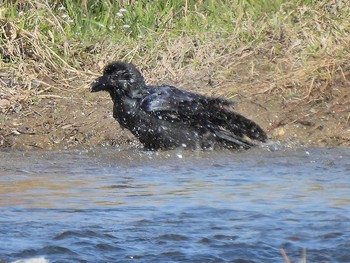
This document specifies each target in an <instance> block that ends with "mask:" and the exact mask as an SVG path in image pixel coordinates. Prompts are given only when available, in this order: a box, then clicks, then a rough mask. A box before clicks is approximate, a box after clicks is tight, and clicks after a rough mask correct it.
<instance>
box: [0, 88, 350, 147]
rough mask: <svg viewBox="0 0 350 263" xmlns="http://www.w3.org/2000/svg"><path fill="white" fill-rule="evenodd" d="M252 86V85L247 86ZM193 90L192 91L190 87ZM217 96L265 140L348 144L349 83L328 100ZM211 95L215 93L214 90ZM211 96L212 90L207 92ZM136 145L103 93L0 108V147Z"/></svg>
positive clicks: (63, 94)
mask: <svg viewBox="0 0 350 263" xmlns="http://www.w3.org/2000/svg"><path fill="white" fill-rule="evenodd" d="M251 90H253V91H254V90H256V89H254V88H253V89H251ZM195 91H196V92H198V91H197V90H195ZM220 93H221V94H220V95H221V96H222V95H223V96H225V97H229V98H230V99H232V100H234V101H236V102H237V104H236V110H237V111H238V112H239V113H242V114H243V115H245V116H247V117H248V118H251V119H253V120H254V121H256V122H257V123H259V124H260V125H261V126H262V127H263V128H264V129H265V130H266V131H267V133H268V136H269V138H270V140H278V141H281V142H282V143H285V144H287V145H289V146H296V145H301V144H302V145H307V146H350V88H349V86H348V85H347V83H343V84H342V83H338V86H333V87H332V90H331V93H330V95H329V96H327V100H320V101H317V100H315V99H314V98H312V99H311V98H306V99H304V100H290V101H289V100H286V97H285V96H282V95H281V94H278V93H274V92H261V93H259V92H257V93H256V92H255V94H252V93H251V92H250V91H247V90H245V91H238V92H237V93H235V94H234V96H231V97H230V96H227V94H228V93H229V91H228V90H226V91H225V89H223V90H221V92H220ZM214 94H215V93H214ZM211 95H212V94H211ZM127 144H137V141H136V140H135V139H134V137H133V136H132V135H131V134H130V133H129V132H128V131H127V130H123V129H121V128H120V126H119V124H118V123H117V122H116V121H115V120H114V119H113V117H112V102H111V100H110V98H109V96H108V94H106V93H100V94H91V93H89V91H88V89H87V88H86V86H85V87H81V88H79V89H78V90H74V91H71V92H69V91H68V90H65V91H60V92H53V91H51V92H50V91H48V92H46V93H44V95H43V96H41V97H40V100H38V101H37V102H36V103H32V104H23V105H21V109H20V110H18V111H17V112H16V109H14V110H11V111H7V112H4V111H3V112H2V118H1V126H0V147H1V148H13V149H65V148H90V147H96V146H101V145H106V146H107V145H108V146H110V145H111V146H119V145H127Z"/></svg>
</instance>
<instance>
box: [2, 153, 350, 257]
mask: <svg viewBox="0 0 350 263" xmlns="http://www.w3.org/2000/svg"><path fill="white" fill-rule="evenodd" d="M0 189H1V192H0V259H3V260H6V261H9V262H11V261H15V260H19V259H25V258H35V257H40V258H45V259H46V260H48V261H49V262H180V261H181V262H284V258H283V256H282V254H281V251H280V249H281V248H283V249H284V250H285V252H286V254H287V255H288V257H289V259H290V260H291V261H292V262H299V261H300V260H301V259H302V257H303V250H305V252H306V259H307V261H308V262H350V194H349V193H350V149H349V148H345V149H344V148H312V149H310V148H309V149H305V148H304V149H297V150H295V149H294V150H278V151H269V150H267V149H262V148H260V149H253V150H249V151H244V152H230V151H220V152H190V151H183V152H182V151H168V152H162V153H154V152H140V151H138V150H132V149H131V150H127V149H126V150H118V149H98V150H96V149H95V150H89V151H63V152H0Z"/></svg>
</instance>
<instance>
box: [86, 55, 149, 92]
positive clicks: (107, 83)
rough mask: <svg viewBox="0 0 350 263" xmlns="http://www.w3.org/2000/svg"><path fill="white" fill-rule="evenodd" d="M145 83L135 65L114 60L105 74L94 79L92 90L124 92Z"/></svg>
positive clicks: (107, 67)
mask: <svg viewBox="0 0 350 263" xmlns="http://www.w3.org/2000/svg"><path fill="white" fill-rule="evenodd" d="M144 85H145V81H144V79H143V77H142V75H141V73H140V71H138V69H137V68H135V66H134V65H132V64H129V63H126V62H119V61H118V62H112V63H111V64H109V65H107V66H106V67H105V68H104V70H103V76H102V77H99V78H97V79H96V80H94V82H93V83H92V84H91V86H90V91H91V92H97V91H101V90H104V91H108V92H113V91H116V92H123V91H126V90H128V89H130V88H132V87H139V86H144Z"/></svg>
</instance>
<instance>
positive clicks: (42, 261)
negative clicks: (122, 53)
mask: <svg viewBox="0 0 350 263" xmlns="http://www.w3.org/2000/svg"><path fill="white" fill-rule="evenodd" d="M11 263H49V261H48V260H47V259H46V258H44V257H38V258H26V259H19V260H16V261H13V262H11Z"/></svg>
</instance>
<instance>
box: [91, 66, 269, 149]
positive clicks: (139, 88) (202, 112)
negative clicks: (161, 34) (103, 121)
mask: <svg viewBox="0 0 350 263" xmlns="http://www.w3.org/2000/svg"><path fill="white" fill-rule="evenodd" d="M101 90H103V91H107V92H109V94H110V95H111V97H112V100H113V103H114V105H113V117H114V118H115V119H116V120H117V121H118V122H119V123H120V125H121V126H122V127H123V128H126V129H128V130H130V131H131V132H132V133H133V134H134V136H135V137H136V138H137V139H138V140H139V141H140V142H141V143H142V144H143V146H144V147H145V148H146V149H149V150H157V149H172V148H176V147H185V148H191V149H207V148H210V149H212V148H235V149H237V148H244V149H248V148H250V147H252V146H254V145H256V143H255V141H261V142H265V141H266V139H267V136H266V133H265V132H264V131H263V129H262V128H260V127H259V126H258V125H257V124H256V123H254V122H253V121H251V120H249V119H247V118H245V117H243V116H242V115H240V114H238V113H236V112H233V111H232V110H230V109H229V108H230V106H232V104H233V103H232V102H230V101H228V100H225V99H222V98H214V97H206V96H203V95H199V94H195V93H191V92H188V91H183V90H180V89H178V88H175V87H172V86H168V85H161V86H147V85H146V83H145V80H144V78H143V76H142V75H141V73H140V71H139V70H138V69H136V67H135V66H134V65H132V64H129V63H125V62H113V63H111V64H109V65H107V66H106V67H105V69H104V71H103V76H101V77H99V78H97V79H96V80H95V81H94V82H93V83H92V85H91V87H90V91H91V92H96V91H101Z"/></svg>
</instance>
